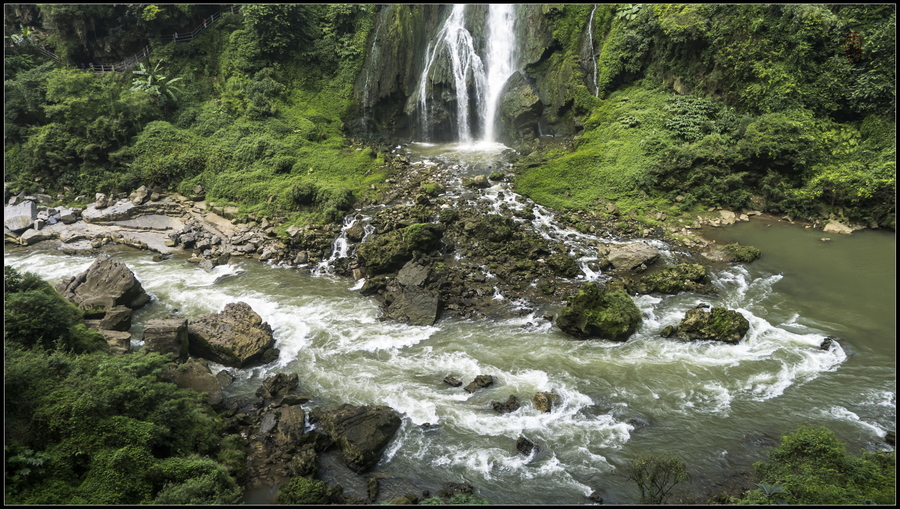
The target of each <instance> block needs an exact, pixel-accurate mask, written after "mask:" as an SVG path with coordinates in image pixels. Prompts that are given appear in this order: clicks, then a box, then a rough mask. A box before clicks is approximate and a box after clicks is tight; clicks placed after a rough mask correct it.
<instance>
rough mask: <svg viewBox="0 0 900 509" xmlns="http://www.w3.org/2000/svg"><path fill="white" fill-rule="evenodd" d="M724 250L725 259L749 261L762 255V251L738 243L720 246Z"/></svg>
mask: <svg viewBox="0 0 900 509" xmlns="http://www.w3.org/2000/svg"><path fill="white" fill-rule="evenodd" d="M722 250H723V251H725V254H726V258H725V261H729V262H741V263H750V262H752V261H754V260H756V259H758V258H759V257H760V256H761V255H762V251H760V250H759V249H757V248H755V247H753V246H743V245H741V244H738V243H734V244H728V245H725V246H722Z"/></svg>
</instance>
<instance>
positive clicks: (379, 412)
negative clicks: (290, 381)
mask: <svg viewBox="0 0 900 509" xmlns="http://www.w3.org/2000/svg"><path fill="white" fill-rule="evenodd" d="M316 420H317V421H318V422H319V423H320V424H321V426H322V429H323V430H325V432H326V433H328V435H329V436H331V438H332V439H333V440H334V442H335V443H336V444H337V445H338V447H339V448H340V450H341V454H342V455H343V456H344V461H346V463H347V466H348V467H350V468H351V469H352V470H354V471H355V472H356V473H362V472H364V471H366V470H368V469H370V468H372V467H373V466H374V465H375V464H376V463H378V461H379V460H380V459H381V453H382V452H383V451H384V448H385V447H386V446H387V444H388V443H389V442H390V441H391V439H392V438H393V437H394V434H395V433H396V432H397V429H399V428H400V414H398V413H397V411H396V410H394V409H393V408H390V407H387V406H383V405H378V406H352V405H343V406H341V407H339V408H337V409H335V410H331V411H329V412H322V413H319V414H317V416H316Z"/></svg>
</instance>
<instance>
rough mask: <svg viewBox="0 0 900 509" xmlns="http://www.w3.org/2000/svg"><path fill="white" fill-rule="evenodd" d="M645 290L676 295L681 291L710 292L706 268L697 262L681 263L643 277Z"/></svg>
mask: <svg viewBox="0 0 900 509" xmlns="http://www.w3.org/2000/svg"><path fill="white" fill-rule="evenodd" d="M640 281H641V283H642V284H643V286H644V287H643V290H644V291H646V292H660V293H667V294H671V295H675V294H677V293H679V292H695V293H709V292H712V291H714V289H713V288H712V287H711V286H710V285H709V277H708V276H707V273H706V268H705V267H704V266H702V265H700V264H697V263H680V264H678V265H673V266H671V267H666V268H665V269H662V270H660V271H659V272H654V273H653V274H648V275H646V276H643V277H642V278H641V280H640Z"/></svg>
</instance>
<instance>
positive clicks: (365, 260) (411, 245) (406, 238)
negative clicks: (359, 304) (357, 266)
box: [357, 223, 443, 275]
mask: <svg viewBox="0 0 900 509" xmlns="http://www.w3.org/2000/svg"><path fill="white" fill-rule="evenodd" d="M442 235H443V227H442V226H441V225H435V224H431V223H417V224H413V225H410V226H407V227H405V228H402V229H399V230H394V231H392V232H388V233H386V234H383V235H376V236H374V237H372V238H370V239H369V240H368V241H366V242H364V243H363V244H361V245H360V246H359V248H358V249H357V256H358V257H359V261H360V263H362V264H363V265H365V267H366V270H367V272H368V273H369V274H372V275H377V274H385V273H388V272H393V271H395V270H400V269H401V268H402V267H403V265H405V264H406V263H407V262H408V261H410V260H412V258H413V255H414V253H416V252H419V253H428V252H431V251H433V250H436V249H438V248H439V247H440V240H441V237H442Z"/></svg>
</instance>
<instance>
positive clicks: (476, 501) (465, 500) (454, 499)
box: [419, 493, 491, 505]
mask: <svg viewBox="0 0 900 509" xmlns="http://www.w3.org/2000/svg"><path fill="white" fill-rule="evenodd" d="M490 503H491V502H490V500H488V499H486V498H478V497H476V496H475V495H466V494H464V493H457V494H455V495H453V496H451V497H450V498H449V499H448V500H446V501H445V500H444V499H443V498H441V497H429V498H426V499H424V500H422V501H421V502H419V505H445V504H450V505H489V504H490Z"/></svg>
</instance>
